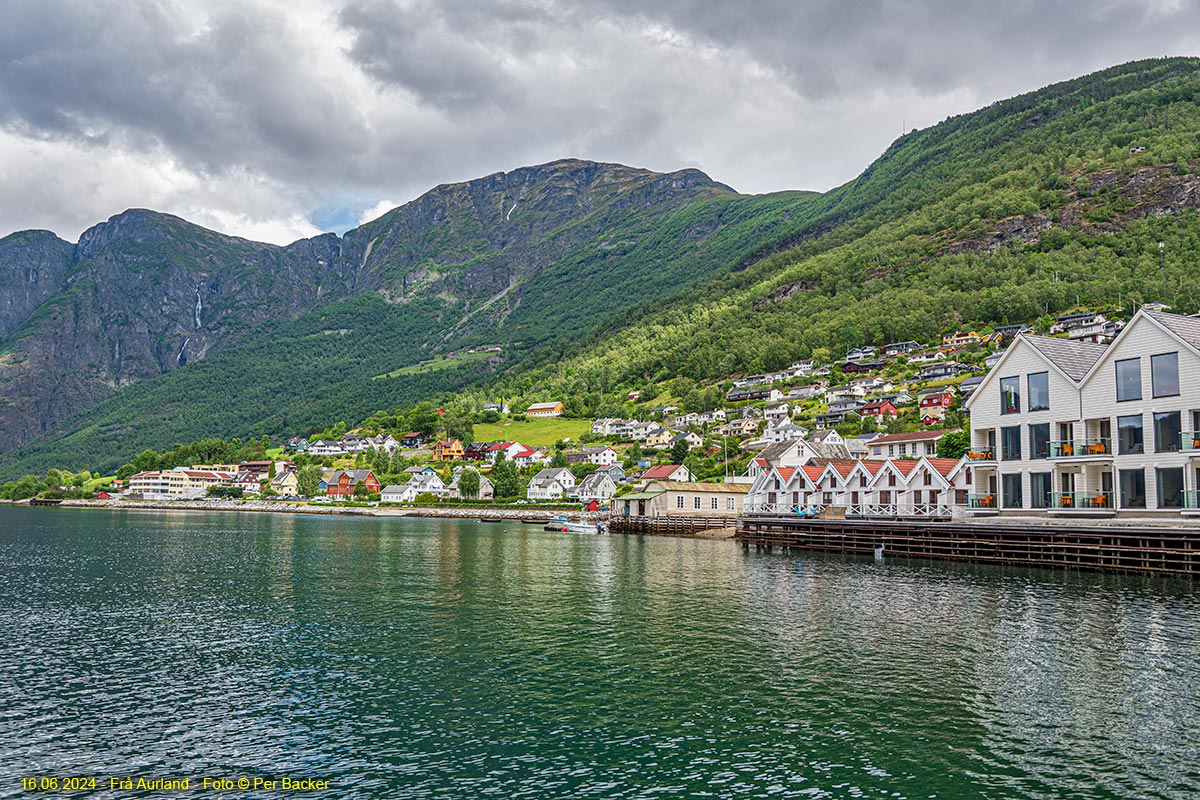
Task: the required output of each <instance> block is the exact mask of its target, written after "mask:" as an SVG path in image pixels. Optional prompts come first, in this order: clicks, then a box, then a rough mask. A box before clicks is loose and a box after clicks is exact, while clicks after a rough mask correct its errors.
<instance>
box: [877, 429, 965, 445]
mask: <svg viewBox="0 0 1200 800" xmlns="http://www.w3.org/2000/svg"><path fill="white" fill-rule="evenodd" d="M943 433H954V431H916V432H915V433H890V434H888V435H887V436H880V437H879V438H878V439H873V440H872V441H871V443H870V444H871V447H874V446H875V445H877V444H893V443H896V442H925V441H929V440H930V439H937V438H938V437H940V436H941V435H942V434H943Z"/></svg>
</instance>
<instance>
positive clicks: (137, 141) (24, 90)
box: [0, 0, 363, 172]
mask: <svg viewBox="0 0 1200 800" xmlns="http://www.w3.org/2000/svg"><path fill="white" fill-rule="evenodd" d="M176 16H177V15H175V14H173V13H172V9H171V8H170V7H168V6H164V5H160V4H157V3H154V2H141V1H138V0H134V1H133V2H126V3H123V4H122V5H121V6H120V8H119V10H117V11H114V10H113V9H112V8H111V7H104V6H101V5H99V4H93V3H83V2H81V3H55V2H48V3H47V2H31V1H30V0H17V2H16V3H13V4H10V5H9V7H7V8H6V18H5V25H4V27H3V29H2V32H0V123H2V124H4V125H5V126H6V127H9V128H10V129H13V128H15V129H18V130H27V131H33V132H36V133H37V134H38V135H42V136H46V137H63V138H65V139H69V140H72V141H77V142H84V143H91V144H96V145H98V146H103V145H112V144H114V143H117V142H119V143H122V144H125V145H127V146H129V147H132V148H135V149H139V148H147V147H150V146H154V145H161V146H163V147H165V148H166V149H167V150H169V151H170V152H171V153H172V154H174V155H175V156H176V157H178V158H180V159H182V160H184V161H186V162H188V163H191V164H193V165H195V166H197V167H199V168H201V169H204V170H207V171H217V172H219V171H222V170H224V169H225V168H227V167H229V166H230V165H231V163H241V162H245V161H250V160H260V161H261V162H263V163H264V164H265V165H271V166H274V167H275V168H286V167H287V165H288V164H289V163H290V164H293V165H298V164H299V163H301V162H310V161H311V160H313V159H315V158H318V157H325V156H328V154H329V153H330V152H333V151H345V150H351V149H353V148H354V147H355V146H356V142H357V141H359V140H361V138H362V133H363V130H362V125H361V122H360V121H359V120H357V119H356V116H357V115H356V113H355V111H354V109H353V108H351V107H348V106H347V105H346V104H345V103H343V102H342V101H341V100H340V99H339V97H338V95H337V93H336V92H333V91H330V90H328V89H324V88H323V87H321V86H320V85H319V84H316V85H311V84H310V85H308V86H305V85H304V82H303V81H302V79H301V78H300V71H299V70H298V69H297V66H298V65H299V64H302V63H303V62H302V61H300V60H299V59H298V58H297V50H298V49H299V48H298V47H297V46H296V43H295V42H293V41H292V40H291V39H290V37H289V36H288V35H287V31H286V25H284V24H283V20H281V19H279V18H278V17H272V16H270V15H267V14H265V13H262V12H255V11H254V10H245V11H241V12H238V13H236V14H227V15H224V16H220V17H218V18H216V19H215V20H214V21H213V23H212V24H211V25H210V26H209V27H208V28H207V29H205V30H203V31H201V32H200V33H199V35H196V34H195V33H194V32H193V31H189V30H187V29H185V28H183V27H182V26H181V25H180V24H179V23H178V22H177V20H176ZM272 29H273V35H269V36H268V35H264V34H265V32H267V31H268V30H272Z"/></svg>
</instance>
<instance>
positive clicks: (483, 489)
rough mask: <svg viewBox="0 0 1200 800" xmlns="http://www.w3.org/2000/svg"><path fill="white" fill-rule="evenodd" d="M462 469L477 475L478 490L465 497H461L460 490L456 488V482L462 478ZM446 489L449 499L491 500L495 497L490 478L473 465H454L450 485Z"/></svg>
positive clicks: (494, 489)
mask: <svg viewBox="0 0 1200 800" xmlns="http://www.w3.org/2000/svg"><path fill="white" fill-rule="evenodd" d="M464 470H469V471H471V472H474V473H475V474H476V475H478V476H479V492H478V493H477V494H475V495H472V496H471V497H467V498H464V497H463V495H462V492H461V491H460V490H459V488H458V482H459V479H461V478H462V476H463V472H464ZM446 489H447V493H446V496H447V497H449V498H450V499H451V500H463V499H466V500H492V499H494V498H495V497H496V488H495V486H494V485H493V484H492V481H491V479H490V478H488V476H486V475H484V474H482V473H480V472H479V470H477V469H475V468H474V467H455V468H454V474H453V475H451V478H450V485H449V486H447V487H446Z"/></svg>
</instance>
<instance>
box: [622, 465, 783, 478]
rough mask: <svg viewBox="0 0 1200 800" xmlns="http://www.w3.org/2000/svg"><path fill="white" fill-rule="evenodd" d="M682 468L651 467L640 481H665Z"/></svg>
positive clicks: (675, 466)
mask: <svg viewBox="0 0 1200 800" xmlns="http://www.w3.org/2000/svg"><path fill="white" fill-rule="evenodd" d="M682 466H683V465H682V464H659V465H658V466H656V467H651V468H650V469H648V470H646V471H645V472H643V473H642V479H643V480H648V481H654V480H666V479H668V478H670V477H671V475H672V474H673V473H674V472H675V470H677V469H679V468H680V467H682ZM759 466H767V465H766V464H765V463H761V464H759Z"/></svg>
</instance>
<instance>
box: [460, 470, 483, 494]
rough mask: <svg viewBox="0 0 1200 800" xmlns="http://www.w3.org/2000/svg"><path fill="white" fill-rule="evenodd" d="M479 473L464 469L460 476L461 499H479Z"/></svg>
mask: <svg viewBox="0 0 1200 800" xmlns="http://www.w3.org/2000/svg"><path fill="white" fill-rule="evenodd" d="M479 483H480V481H479V472H478V471H476V470H473V469H464V470H463V471H462V472H460V473H459V475H458V494H459V496H460V497H463V498H467V499H471V500H474V499H476V498H478V497H479Z"/></svg>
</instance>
